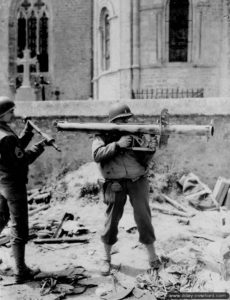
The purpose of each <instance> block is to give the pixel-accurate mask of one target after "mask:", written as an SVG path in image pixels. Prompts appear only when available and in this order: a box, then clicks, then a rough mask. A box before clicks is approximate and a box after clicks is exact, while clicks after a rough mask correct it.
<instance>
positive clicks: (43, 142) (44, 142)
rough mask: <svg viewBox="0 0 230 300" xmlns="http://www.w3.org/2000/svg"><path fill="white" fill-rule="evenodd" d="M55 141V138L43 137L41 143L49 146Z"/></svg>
mask: <svg viewBox="0 0 230 300" xmlns="http://www.w3.org/2000/svg"><path fill="white" fill-rule="evenodd" d="M53 142H54V139H50V140H47V139H43V140H41V142H40V144H41V145H42V146H43V147H47V146H52V144H53Z"/></svg>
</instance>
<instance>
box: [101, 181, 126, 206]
mask: <svg viewBox="0 0 230 300" xmlns="http://www.w3.org/2000/svg"><path fill="white" fill-rule="evenodd" d="M121 191H122V185H121V184H120V183H119V182H118V181H116V180H105V181H104V183H103V185H102V195H103V202H104V203H105V204H112V203H114V202H115V199H116V193H118V192H121Z"/></svg>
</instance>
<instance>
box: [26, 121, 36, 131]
mask: <svg viewBox="0 0 230 300" xmlns="http://www.w3.org/2000/svg"><path fill="white" fill-rule="evenodd" d="M33 129H34V128H33V126H32V125H31V123H30V121H29V120H27V121H26V126H25V130H26V131H30V132H32V131H33Z"/></svg>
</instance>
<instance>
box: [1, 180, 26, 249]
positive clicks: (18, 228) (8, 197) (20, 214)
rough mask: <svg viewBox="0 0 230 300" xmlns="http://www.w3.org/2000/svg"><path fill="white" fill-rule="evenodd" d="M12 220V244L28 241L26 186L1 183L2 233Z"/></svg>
mask: <svg viewBox="0 0 230 300" xmlns="http://www.w3.org/2000/svg"><path fill="white" fill-rule="evenodd" d="M9 219H11V222H12V226H11V244H26V242H27V241H28V233H29V228H28V203H27V191H26V185H25V184H17V183H11V182H4V183H3V182H1V183H0V232H1V231H2V230H3V229H4V227H5V226H6V225H7V223H8V221H9Z"/></svg>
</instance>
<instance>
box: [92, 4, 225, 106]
mask: <svg viewBox="0 0 230 300" xmlns="http://www.w3.org/2000/svg"><path fill="white" fill-rule="evenodd" d="M229 5H230V4H229V0H218V1H212V0H126V1H124V0H95V1H94V79H93V82H94V98H95V99H101V100H111V99H130V98H140V97H142V96H143V95H145V96H146V97H150V98H151V95H152V97H153V98H168V97H175V98H176V97H180V96H188V97H189V96H191V95H192V96H194V95H195V96H198V97H219V96H229V95H230V89H229V83H230V75H229V71H230V67H229V40H230V29H229V28H230V27H229ZM145 93H146V94H145ZM186 93H187V94H186ZM191 93H192V94H191Z"/></svg>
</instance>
